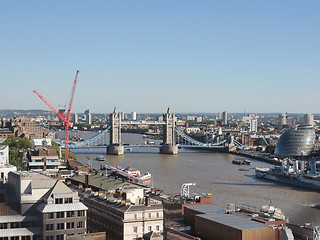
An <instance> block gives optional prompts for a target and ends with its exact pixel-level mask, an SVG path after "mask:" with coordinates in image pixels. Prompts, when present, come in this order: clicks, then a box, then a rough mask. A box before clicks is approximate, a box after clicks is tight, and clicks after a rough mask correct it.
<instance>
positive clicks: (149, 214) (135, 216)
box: [134, 212, 160, 219]
mask: <svg viewBox="0 0 320 240" xmlns="http://www.w3.org/2000/svg"><path fill="white" fill-rule="evenodd" d="M152 215H153V214H151V213H148V217H149V218H151V217H152ZM156 216H157V218H159V217H160V213H158V212H157V214H156ZM134 218H135V219H138V215H137V214H135V215H134Z"/></svg>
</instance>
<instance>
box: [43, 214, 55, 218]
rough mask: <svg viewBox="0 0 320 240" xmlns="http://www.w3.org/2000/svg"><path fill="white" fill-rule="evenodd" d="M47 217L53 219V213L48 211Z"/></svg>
mask: <svg viewBox="0 0 320 240" xmlns="http://www.w3.org/2000/svg"><path fill="white" fill-rule="evenodd" d="M45 218H46V219H52V218H53V213H46V215H45Z"/></svg>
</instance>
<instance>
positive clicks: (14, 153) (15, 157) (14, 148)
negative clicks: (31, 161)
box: [4, 136, 31, 170]
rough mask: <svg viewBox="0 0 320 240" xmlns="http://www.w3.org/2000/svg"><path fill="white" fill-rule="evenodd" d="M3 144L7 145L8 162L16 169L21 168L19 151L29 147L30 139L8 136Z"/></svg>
mask: <svg viewBox="0 0 320 240" xmlns="http://www.w3.org/2000/svg"><path fill="white" fill-rule="evenodd" d="M4 144H6V145H8V146H9V163H10V164H12V165H14V166H16V167H17V169H18V170H21V169H22V166H23V163H22V161H21V159H20V153H19V151H20V150H22V151H25V150H26V149H28V148H31V141H30V140H29V139H28V138H25V137H23V138H20V137H14V136H9V137H8V138H7V139H6V141H4Z"/></svg>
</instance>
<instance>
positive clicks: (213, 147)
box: [61, 144, 225, 150]
mask: <svg viewBox="0 0 320 240" xmlns="http://www.w3.org/2000/svg"><path fill="white" fill-rule="evenodd" d="M161 146H162V145H151V144H150V145H124V149H126V150H128V149H132V148H141V147H145V148H160V147H161ZM177 146H178V148H189V149H224V148H225V146H210V147H209V146H198V145H177ZM61 147H62V148H64V146H61ZM106 147H107V146H106V145H104V146H99V145H96V146H81V147H72V146H70V147H69V148H70V149H86V148H88V149H89V148H90V149H91V148H106Z"/></svg>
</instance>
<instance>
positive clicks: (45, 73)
mask: <svg viewBox="0 0 320 240" xmlns="http://www.w3.org/2000/svg"><path fill="white" fill-rule="evenodd" d="M319 12H320V1H319V0H308V1H302V0H282V1H279V0H265V1H257V0H252V1H245V0H241V1H239V0H234V1H231V0H230V1H228V0H226V1H214V0H210V1H209V0H208V1H206V0H200V1H196V0H192V1H189V0H174V1H173V0H167V1H166V0H161V1H150V0H122V1H116V0H114V1H98V0H95V1H88V0H86V1H81V0H76V1H72V0H68V1H65V0H64V1H30V0H28V1H25V0H23V1H15V0H11V1H1V2H0V33H1V34H0V56H1V57H0V79H1V86H2V88H1V90H2V91H1V94H0V109H48V108H47V107H46V106H45V105H44V103H42V102H41V100H40V99H39V98H38V97H37V96H36V95H35V94H33V92H32V91H33V89H36V90H37V91H39V92H40V93H41V94H42V95H44V96H45V97H46V98H47V99H48V100H49V101H50V102H51V103H52V104H53V105H54V106H56V107H58V104H61V105H64V104H66V103H67V99H68V97H69V96H70V92H71V87H72V82H73V80H74V76H75V72H76V70H77V69H79V70H80V73H79V78H78V85H77V89H76V94H75V99H74V106H73V110H74V111H76V112H83V111H84V110H86V109H90V110H91V112H111V111H112V109H113V107H114V106H115V105H116V106H117V108H118V109H119V110H120V111H124V112H132V111H136V112H164V111H166V108H167V106H171V108H172V109H173V111H175V112H221V111H224V110H227V111H228V112H242V111H243V109H244V108H246V109H247V110H248V112H317V113H318V112H320V110H319V109H320V104H319V103H320V94H319V90H320V14H319Z"/></svg>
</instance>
